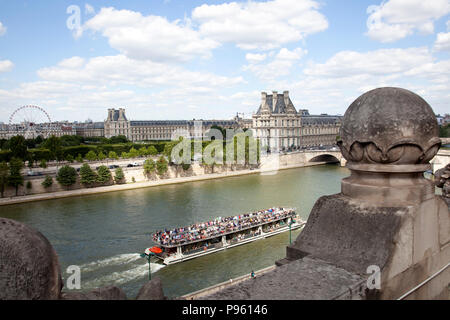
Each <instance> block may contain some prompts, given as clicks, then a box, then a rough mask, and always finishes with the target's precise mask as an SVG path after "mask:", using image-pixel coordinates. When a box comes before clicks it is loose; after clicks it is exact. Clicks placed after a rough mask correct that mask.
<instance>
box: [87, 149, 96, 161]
mask: <svg viewBox="0 0 450 320" xmlns="http://www.w3.org/2000/svg"><path fill="white" fill-rule="evenodd" d="M85 158H86V159H87V160H89V161H95V160H97V155H96V154H95V152H94V151H92V150H91V151H89V152H88V153H87V154H86V156H85Z"/></svg>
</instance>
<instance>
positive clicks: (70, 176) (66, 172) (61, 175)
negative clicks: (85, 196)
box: [56, 165, 77, 187]
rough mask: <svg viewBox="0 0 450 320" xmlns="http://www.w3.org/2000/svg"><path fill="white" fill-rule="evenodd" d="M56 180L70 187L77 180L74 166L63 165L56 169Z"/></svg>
mask: <svg viewBox="0 0 450 320" xmlns="http://www.w3.org/2000/svg"><path fill="white" fill-rule="evenodd" d="M56 181H58V182H59V184H60V185H62V186H64V187H70V186H71V185H73V184H75V182H76V181H77V171H76V170H75V168H73V167H71V166H68V165H65V166H63V167H61V168H60V169H59V170H58V174H57V175H56Z"/></svg>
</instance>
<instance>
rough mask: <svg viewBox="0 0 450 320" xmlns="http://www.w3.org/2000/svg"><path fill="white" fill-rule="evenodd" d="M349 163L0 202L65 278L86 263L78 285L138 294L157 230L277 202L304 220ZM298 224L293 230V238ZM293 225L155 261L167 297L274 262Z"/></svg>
mask: <svg viewBox="0 0 450 320" xmlns="http://www.w3.org/2000/svg"><path fill="white" fill-rule="evenodd" d="M348 175H349V171H348V170H347V169H346V168H342V167H339V166H337V165H320V166H315V167H306V168H298V169H289V170H282V171H279V172H278V173H277V174H275V175H261V174H254V175H247V176H240V177H229V178H223V179H217V180H209V181H199V182H190V183H185V184H178V185H169V186H160V187H152V188H146V189H137V190H127V191H118V192H111V193H107V194H100V195H91V196H83V197H74V198H66V199H55V200H49V201H42V202H35V203H27V204H19V205H11V206H6V207H0V216H2V217H6V218H11V219H15V220H18V221H21V222H24V223H26V224H28V225H29V226H31V227H34V228H35V229H37V230H39V231H40V232H42V233H43V234H44V235H45V236H46V237H47V238H48V239H49V240H50V242H51V243H52V245H53V246H54V248H55V250H56V252H57V253H58V256H59V261H60V264H61V267H62V270H63V279H64V281H65V279H67V277H68V276H69V274H67V273H66V272H65V271H66V269H67V267H68V266H69V265H77V266H79V267H80V268H81V291H88V290H90V289H92V288H96V287H100V286H107V285H117V286H119V287H121V288H122V289H124V290H125V292H126V294H127V296H128V297H129V298H134V297H135V296H136V295H137V292H138V291H139V288H140V287H141V286H142V285H143V284H144V283H145V282H146V280H147V279H148V264H147V261H146V259H143V258H141V257H140V256H139V254H140V253H141V252H143V250H144V249H145V248H147V247H149V246H151V245H152V243H151V240H150V235H151V234H152V233H153V232H154V231H155V230H160V229H164V228H173V227H182V226H186V225H190V224H193V223H196V222H202V221H207V220H211V219H213V218H216V217H219V216H222V217H225V216H231V215H236V214H239V213H245V212H249V211H252V210H257V209H264V208H269V207H273V206H286V207H296V208H297V212H299V213H300V215H301V216H302V218H303V219H305V220H306V219H307V217H308V215H309V212H310V210H311V208H312V206H313V204H314V202H315V201H316V200H317V199H318V198H319V197H320V196H322V195H327V194H333V193H337V192H339V191H340V180H341V179H342V178H343V177H345V176H348ZM299 232H300V231H298V230H297V231H293V232H292V233H293V236H292V238H293V239H295V237H296V236H297V235H298V233H299ZM288 244H289V232H285V233H283V234H280V235H277V236H273V237H271V238H268V239H264V240H259V241H255V242H253V243H251V244H246V245H242V246H238V247H235V248H231V249H228V250H224V251H221V252H218V253H214V254H210V255H207V256H204V257H199V258H196V259H193V260H190V261H186V262H182V263H178V264H174V265H170V266H163V265H161V264H158V263H152V264H151V267H152V276H159V277H160V278H161V280H162V282H163V286H164V292H165V294H166V295H167V296H169V297H176V296H180V295H183V294H186V293H189V292H192V291H196V290H199V289H202V288H205V287H208V286H211V285H213V284H216V283H219V282H223V281H227V280H229V279H230V278H235V277H238V276H241V275H245V274H250V272H251V271H252V270H258V269H262V268H265V267H268V266H271V265H273V264H274V262H275V260H278V259H280V258H283V257H284V256H285V250H286V249H285V248H286V246H287V245H288Z"/></svg>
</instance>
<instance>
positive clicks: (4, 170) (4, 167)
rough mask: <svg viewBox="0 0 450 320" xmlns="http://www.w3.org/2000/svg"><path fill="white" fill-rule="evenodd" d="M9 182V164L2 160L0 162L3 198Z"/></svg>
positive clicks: (0, 189) (0, 187) (0, 182)
mask: <svg viewBox="0 0 450 320" xmlns="http://www.w3.org/2000/svg"><path fill="white" fill-rule="evenodd" d="M7 183H8V164H7V163H6V162H5V161H2V162H0V193H1V196H2V198H3V194H4V192H5V186H6V184H7Z"/></svg>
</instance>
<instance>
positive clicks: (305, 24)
mask: <svg viewBox="0 0 450 320" xmlns="http://www.w3.org/2000/svg"><path fill="white" fill-rule="evenodd" d="M319 7H320V6H319V4H318V3H317V2H315V1H312V0H273V1H267V2H254V1H247V2H241V3H237V2H230V3H224V4H219V5H207V4H203V5H201V6H200V7H197V8H195V9H194V10H193V12H192V19H193V21H195V22H197V23H198V24H199V31H200V33H201V34H202V35H204V36H206V37H209V38H211V39H214V40H216V41H218V42H232V43H235V44H236V45H237V46H238V47H239V48H242V49H245V50H254V49H263V50H267V49H273V48H277V47H280V46H282V45H284V44H287V43H291V42H297V41H299V40H301V39H303V38H304V37H305V36H307V35H310V34H313V33H316V32H319V31H323V30H325V29H327V28H328V22H327V19H326V18H325V16H324V15H322V14H321V13H320V12H319V11H318V9H319Z"/></svg>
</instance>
